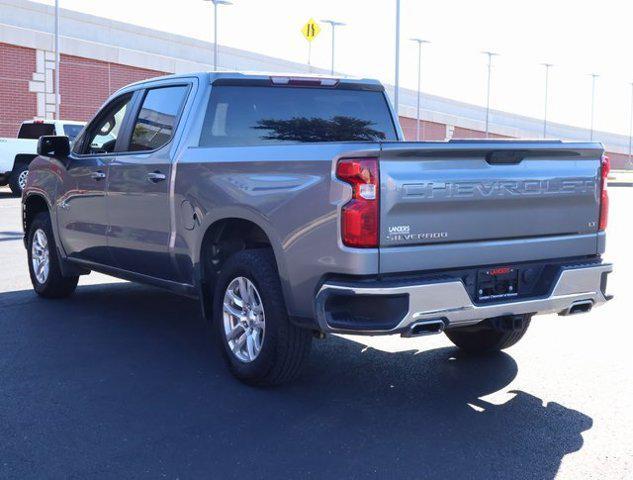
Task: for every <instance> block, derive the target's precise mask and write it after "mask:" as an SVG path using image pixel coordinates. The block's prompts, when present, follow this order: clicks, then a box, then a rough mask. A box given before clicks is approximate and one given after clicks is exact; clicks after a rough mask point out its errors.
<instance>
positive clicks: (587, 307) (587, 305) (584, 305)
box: [561, 300, 593, 316]
mask: <svg viewBox="0 0 633 480" xmlns="http://www.w3.org/2000/svg"><path fill="white" fill-rule="evenodd" d="M592 307H593V302H592V301H591V300H582V301H580V302H575V303H572V305H571V306H570V307H569V308H568V309H567V310H565V311H564V312H562V313H561V315H563V316H567V315H576V314H578V313H588V312H590V311H591V309H592Z"/></svg>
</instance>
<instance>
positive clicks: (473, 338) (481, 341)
mask: <svg viewBox="0 0 633 480" xmlns="http://www.w3.org/2000/svg"><path fill="white" fill-rule="evenodd" d="M531 318H532V316H531V315H521V316H519V317H510V320H511V321H510V322H505V319H491V320H486V321H484V322H482V323H480V324H478V325H473V326H471V327H462V328H454V329H450V330H446V331H445V332H444V333H446V336H447V337H448V338H449V340H450V341H451V342H453V343H454V344H455V345H456V346H457V347H459V348H460V349H462V350H464V351H465V352H468V353H471V354H474V355H477V354H485V353H491V352H496V351H499V350H503V349H505V348H509V347H511V346H512V345H514V344H516V343H517V342H518V341H519V340H521V338H523V335H525V332H527V329H528V327H529V326H530V320H531Z"/></svg>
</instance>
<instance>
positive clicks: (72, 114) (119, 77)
mask: <svg viewBox="0 0 633 480" xmlns="http://www.w3.org/2000/svg"><path fill="white" fill-rule="evenodd" d="M60 62H61V65H60V76H59V83H60V91H61V98H62V100H61V118H63V119H66V120H79V121H87V120H89V119H90V118H92V116H93V115H94V114H95V113H96V111H97V110H98V109H99V107H100V106H101V105H102V104H103V102H104V101H105V100H106V99H107V98H108V97H109V96H110V94H112V93H113V92H115V91H116V90H118V89H119V88H121V87H124V86H125V85H127V84H129V83H133V82H138V81H139V80H145V79H147V78H151V77H156V76H159V75H165V72H159V71H155V70H146V69H142V68H135V67H130V66H127V65H120V64H116V63H109V62H101V61H98V60H91V59H88V58H81V57H73V56H70V55H62V56H61V59H60Z"/></svg>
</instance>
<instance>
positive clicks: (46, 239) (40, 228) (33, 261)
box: [27, 213, 79, 298]
mask: <svg viewBox="0 0 633 480" xmlns="http://www.w3.org/2000/svg"><path fill="white" fill-rule="evenodd" d="M27 238H28V250H27V252H28V260H29V274H30V275H31V283H32V284H33V289H34V290H35V291H36V292H37V294H38V295H40V296H42V297H45V298H63V297H67V296H69V295H70V294H72V293H73V292H74V291H75V288H76V287H77V282H78V281H79V277H77V276H73V277H64V276H63V275H62V272H61V269H60V267H59V260H58V258H57V252H56V251H55V238H54V237H53V229H52V228H51V219H50V217H49V215H48V213H38V214H37V216H36V217H35V218H34V219H33V221H32V222H31V226H30V228H29V232H28V237H27Z"/></svg>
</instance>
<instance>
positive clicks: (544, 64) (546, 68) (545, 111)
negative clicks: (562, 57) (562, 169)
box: [541, 63, 553, 138]
mask: <svg viewBox="0 0 633 480" xmlns="http://www.w3.org/2000/svg"><path fill="white" fill-rule="evenodd" d="M541 65H543V66H544V67H545V106H544V108H543V138H547V100H548V96H547V92H548V89H549V69H550V68H551V67H552V66H553V64H551V63H542V64H541Z"/></svg>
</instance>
